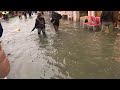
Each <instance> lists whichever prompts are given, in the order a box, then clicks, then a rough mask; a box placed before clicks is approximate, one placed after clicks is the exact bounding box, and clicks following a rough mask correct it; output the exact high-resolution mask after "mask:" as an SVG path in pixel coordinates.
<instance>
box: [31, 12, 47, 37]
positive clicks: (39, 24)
mask: <svg viewBox="0 0 120 90" xmlns="http://www.w3.org/2000/svg"><path fill="white" fill-rule="evenodd" d="M35 28H37V29H38V35H40V34H41V31H42V33H43V35H44V36H46V33H45V19H44V18H43V17H42V13H38V16H37V18H36V21H35V27H34V28H33V30H34V29H35ZM33 30H32V31H33Z"/></svg>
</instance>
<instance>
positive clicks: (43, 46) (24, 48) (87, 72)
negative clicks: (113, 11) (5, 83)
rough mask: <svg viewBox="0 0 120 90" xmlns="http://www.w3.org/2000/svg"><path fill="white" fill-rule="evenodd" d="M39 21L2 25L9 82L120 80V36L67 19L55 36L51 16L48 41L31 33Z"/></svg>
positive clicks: (3, 23) (31, 20)
mask: <svg viewBox="0 0 120 90" xmlns="http://www.w3.org/2000/svg"><path fill="white" fill-rule="evenodd" d="M35 18H36V15H34V16H33V18H31V19H29V18H28V19H27V20H25V19H24V18H23V19H22V20H19V18H18V17H15V18H11V19H10V21H9V23H6V22H2V25H3V28H4V34H3V37H2V38H1V40H2V46H3V48H4V50H5V52H6V54H7V55H8V58H9V61H10V65H11V71H10V73H9V75H8V78H9V79H98V78H99V79H112V78H113V79H120V48H119V47H120V37H118V36H116V35H115V34H114V33H113V34H109V33H99V32H89V31H86V30H83V29H81V28H80V26H79V23H75V22H72V21H67V20H61V24H60V32H59V33H58V34H55V32H54V29H53V26H52V25H51V23H50V22H49V17H46V18H45V19H46V33H47V38H44V37H43V36H41V37H38V35H37V30H35V31H33V32H31V30H32V28H33V26H34V23H35ZM19 29H20V30H19Z"/></svg>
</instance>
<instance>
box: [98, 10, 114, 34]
mask: <svg viewBox="0 0 120 90" xmlns="http://www.w3.org/2000/svg"><path fill="white" fill-rule="evenodd" d="M100 18H101V25H102V30H101V32H103V31H105V29H106V27H108V29H109V32H112V31H113V26H114V25H113V24H114V21H115V17H114V13H113V11H102V13H101V16H100Z"/></svg>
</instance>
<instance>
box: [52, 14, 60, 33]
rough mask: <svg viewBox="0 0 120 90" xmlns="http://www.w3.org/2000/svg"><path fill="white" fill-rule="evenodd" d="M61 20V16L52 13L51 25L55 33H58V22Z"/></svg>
mask: <svg viewBox="0 0 120 90" xmlns="http://www.w3.org/2000/svg"><path fill="white" fill-rule="evenodd" d="M61 18H62V16H61V14H58V13H56V12H52V15H51V23H52V24H53V26H54V29H55V31H56V32H58V28H59V20H60V19H61Z"/></svg>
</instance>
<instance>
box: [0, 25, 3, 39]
mask: <svg viewBox="0 0 120 90" xmlns="http://www.w3.org/2000/svg"><path fill="white" fill-rule="evenodd" d="M2 34H3V27H2V25H1V23H0V38H1V37H2Z"/></svg>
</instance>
